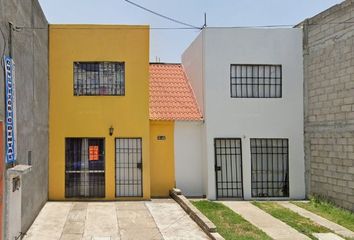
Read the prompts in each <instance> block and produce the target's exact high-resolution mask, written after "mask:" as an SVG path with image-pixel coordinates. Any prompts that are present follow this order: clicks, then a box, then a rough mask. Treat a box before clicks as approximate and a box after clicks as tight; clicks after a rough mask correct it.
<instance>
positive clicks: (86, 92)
mask: <svg viewBox="0 0 354 240" xmlns="http://www.w3.org/2000/svg"><path fill="white" fill-rule="evenodd" d="M124 68H125V66H124V63H121V62H74V95H75V96H124V95H125V74H124Z"/></svg>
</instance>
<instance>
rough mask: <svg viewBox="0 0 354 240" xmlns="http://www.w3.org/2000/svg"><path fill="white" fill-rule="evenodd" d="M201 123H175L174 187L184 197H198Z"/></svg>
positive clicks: (201, 193)
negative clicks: (180, 191) (179, 190)
mask: <svg viewBox="0 0 354 240" xmlns="http://www.w3.org/2000/svg"><path fill="white" fill-rule="evenodd" d="M202 124H203V122H202V121H176V122H175V132H174V136H175V139H174V140H175V172H176V186H177V188H179V189H181V190H182V192H183V194H184V195H186V196H193V197H200V196H203V195H204V194H205V193H204V192H203V180H202V168H203V165H202V143H201V140H202V135H201V134H202Z"/></svg>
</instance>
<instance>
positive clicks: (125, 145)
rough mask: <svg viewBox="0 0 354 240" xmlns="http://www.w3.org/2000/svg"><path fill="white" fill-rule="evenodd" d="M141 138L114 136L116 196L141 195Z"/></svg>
mask: <svg viewBox="0 0 354 240" xmlns="http://www.w3.org/2000/svg"><path fill="white" fill-rule="evenodd" d="M142 179H143V174H142V139H141V138H116V197H142V196H143V189H142V187H143V186H142V185H143V180H142Z"/></svg>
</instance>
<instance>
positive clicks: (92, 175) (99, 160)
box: [65, 138, 105, 198]
mask: <svg viewBox="0 0 354 240" xmlns="http://www.w3.org/2000/svg"><path fill="white" fill-rule="evenodd" d="M65 145H66V146H65V149H66V151H65V152H66V154H65V197H66V198H80V197H89V198H103V197H105V167H104V161H105V159H104V139H99V138H67V139H66V142H65Z"/></svg>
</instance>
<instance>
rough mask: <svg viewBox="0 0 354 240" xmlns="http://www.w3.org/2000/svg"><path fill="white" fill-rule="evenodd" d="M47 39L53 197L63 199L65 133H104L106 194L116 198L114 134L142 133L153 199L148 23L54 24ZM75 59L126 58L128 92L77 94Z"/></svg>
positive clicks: (147, 190) (147, 187) (146, 189)
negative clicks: (145, 24) (94, 94)
mask: <svg viewBox="0 0 354 240" xmlns="http://www.w3.org/2000/svg"><path fill="white" fill-rule="evenodd" d="M49 39H50V46H49V50H50V56H49V79H50V113H49V114H50V116H49V118H50V121H49V132H50V137H49V141H50V142H49V148H50V149H49V199H50V200H63V199H65V138H66V137H102V138H105V182H106V186H105V195H106V197H105V199H106V200H113V199H115V138H116V137H141V138H142V142H143V149H142V152H143V156H142V158H143V198H144V199H149V198H150V146H149V145H150V137H149V134H150V132H149V109H148V99H149V92H148V71H149V28H148V26H118V25H112V26H110V25H51V26H50V32H49ZM75 61H117V62H125V96H79V97H78V96H74V95H73V62H75ZM110 126H113V127H114V134H113V136H109V131H108V129H109V127H110Z"/></svg>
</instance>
